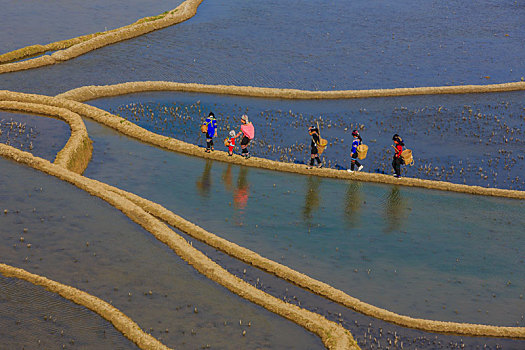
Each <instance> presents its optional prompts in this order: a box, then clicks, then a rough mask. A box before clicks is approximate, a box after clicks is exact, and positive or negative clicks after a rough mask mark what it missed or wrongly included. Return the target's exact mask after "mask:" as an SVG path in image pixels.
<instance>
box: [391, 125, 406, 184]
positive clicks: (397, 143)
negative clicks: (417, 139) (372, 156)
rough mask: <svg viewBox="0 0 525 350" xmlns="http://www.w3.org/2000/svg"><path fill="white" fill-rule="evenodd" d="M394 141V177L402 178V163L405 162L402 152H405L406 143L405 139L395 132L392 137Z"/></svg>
mask: <svg viewBox="0 0 525 350" xmlns="http://www.w3.org/2000/svg"><path fill="white" fill-rule="evenodd" d="M392 141H394V145H393V146H392V147H394V149H395V153H394V159H393V160H392V167H393V168H394V177H397V178H400V177H401V164H405V162H404V160H403V157H402V156H401V154H402V153H403V146H404V145H405V143H404V142H403V139H402V138H401V137H400V136H399V135H398V134H394V136H393V137H392Z"/></svg>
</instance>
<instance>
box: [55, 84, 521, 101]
mask: <svg viewBox="0 0 525 350" xmlns="http://www.w3.org/2000/svg"><path fill="white" fill-rule="evenodd" d="M520 90H525V82H522V81H521V82H512V83H503V84H490V85H457V86H435V87H414V88H396V89H371V90H338V91H308V90H297V89H278V88H263V87H253V86H234V85H208V84H195V83H176V82H168V81H140V82H128V83H122V84H115V85H105V86H83V87H80V88H77V89H73V90H70V91H68V92H65V93H63V94H60V95H58V96H57V97H62V98H67V99H70V100H75V101H80V102H82V101H87V100H92V99H95V98H100V97H108V96H117V95H125V94H129V93H134V92H145V91H183V92H202V93H210V94H227V95H237V96H250V97H263V98H282V99H303V100H306V99H310V100H312V99H352V98H370V97H395V96H412V95H440V94H471V93H489V92H509V91H520Z"/></svg>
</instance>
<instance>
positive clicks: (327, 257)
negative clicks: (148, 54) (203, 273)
mask: <svg viewBox="0 0 525 350" xmlns="http://www.w3.org/2000/svg"><path fill="white" fill-rule="evenodd" d="M87 126H88V130H89V133H90V135H91V137H92V139H93V141H94V149H95V152H94V156H93V161H92V162H91V163H90V165H89V166H88V169H87V170H86V172H85V175H86V176H88V177H93V178H96V179H98V180H101V181H104V182H107V183H110V184H113V185H115V186H117V187H120V188H124V189H126V190H129V191H131V192H134V193H137V194H139V195H141V196H143V197H146V198H148V199H150V200H153V201H154V202H157V203H160V204H162V205H164V206H165V207H167V208H169V209H170V210H172V211H173V212H175V213H177V214H179V215H182V216H183V217H185V218H186V219H188V220H190V221H192V222H194V223H197V224H198V225H200V226H202V227H204V228H205V229H207V230H209V231H211V232H213V233H215V234H218V235H219V236H221V237H224V238H226V239H229V240H231V241H233V242H235V243H237V244H240V245H242V246H246V247H248V248H250V249H252V250H254V251H256V252H258V253H260V254H261V255H263V256H265V257H268V258H270V259H273V260H276V261H279V262H282V263H284V264H285V265H288V266H290V267H292V268H295V269H297V270H299V271H301V272H304V273H306V274H308V275H310V276H312V277H314V278H317V279H320V280H322V281H324V282H327V283H329V284H331V285H333V286H335V287H337V288H340V289H342V290H344V291H346V292H347V293H349V294H350V295H352V296H355V297H357V298H360V299H362V300H363V301H366V302H369V303H371V304H374V305H377V306H380V307H384V308H387V309H389V310H392V311H394V312H398V313H401V314H406V315H410V316H415V317H424V318H431V319H439V320H451V321H461V322H475V323H485V324H498V325H503V324H505V325H515V324H516V322H518V323H519V324H523V321H522V319H521V316H522V315H523V310H524V306H525V304H524V300H523V291H524V288H525V284H524V283H525V278H524V277H525V263H524V256H523V252H522V251H521V250H520V249H519V247H522V246H523V245H524V239H525V231H524V230H523V227H525V226H524V225H525V221H524V220H525V219H524V217H523V215H522V214H523V210H524V205H525V204H524V203H523V202H522V201H517V200H506V199H498V198H485V197H480V196H469V195H461V194H454V193H447V192H441V191H429V190H423V189H413V188H404V187H395V186H386V185H375V184H367V183H354V182H347V181H336V180H329V179H320V178H316V177H308V176H299V175H291V174H282V173H278V172H271V171H265V170H260V169H251V168H245V167H238V166H233V165H228V164H224V163H220V162H213V161H205V160H202V159H198V158H193V157H186V156H182V155H178V154H175V153H171V152H166V151H163V150H160V149H158V148H155V147H151V146H148V145H146V144H143V143H141V142H137V141H134V140H132V139H129V138H126V137H124V136H119V135H118V134H117V133H115V132H113V131H111V130H108V129H107V128H105V127H102V126H100V125H98V124H95V123H93V122H89V121H87ZM144 169H147V171H144Z"/></svg>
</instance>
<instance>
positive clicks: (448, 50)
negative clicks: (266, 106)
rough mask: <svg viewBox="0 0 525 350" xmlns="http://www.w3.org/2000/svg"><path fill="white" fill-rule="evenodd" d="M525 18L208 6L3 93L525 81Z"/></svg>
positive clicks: (5, 83) (504, 5) (452, 7)
mask: <svg viewBox="0 0 525 350" xmlns="http://www.w3.org/2000/svg"><path fill="white" fill-rule="evenodd" d="M524 11H525V8H524V7H523V6H522V5H521V4H520V3H519V2H508V1H502V0H485V1H481V2H480V1H477V2H465V1H457V0H456V1H452V2H450V1H449V2H446V3H441V2H435V1H423V2H421V1H413V0H412V1H408V2H391V1H375V2H370V1H352V2H348V1H339V2H332V3H330V4H329V5H327V4H326V3H325V2H323V1H320V0H316V1H312V0H303V1H285V2H282V1H276V0H271V1H264V2H250V1H248V2H247V1H242V0H223V1H204V2H203V3H202V5H201V6H200V7H199V9H198V12H197V15H196V16H195V17H194V18H192V19H191V20H189V21H186V22H184V23H181V24H179V25H176V26H173V27H170V28H166V29H163V30H160V31H156V32H153V33H150V34H148V35H145V36H142V37H139V38H135V39H132V40H127V41H125V42H121V43H119V44H116V45H112V46H109V47H105V48H102V49H99V50H96V51H94V52H91V53H89V54H87V55H84V56H82V57H79V58H76V59H74V60H72V61H68V62H64V63H61V64H59V65H55V66H52V67H45V68H42V69H38V70H33V71H28V72H20V73H15V74H9V75H4V76H2V78H3V79H2V80H1V81H0V88H8V89H14V90H19V91H34V92H45V93H48V94H51V93H58V92H62V91H65V90H68V89H71V88H73V87H77V86H80V85H91V84H96V85H104V84H112V83H117V82H123V81H135V80H170V81H179V82H196V83H207V84H233V85H251V86H265V87H280V88H286V87H288V88H299V89H309V90H331V89H338V90H344V89H370V88H395V87H413V86H439V85H461V84H486V83H502V82H509V81H519V80H520V79H521V77H522V76H524V73H523V72H524V71H525V63H524V62H525V60H524V58H525V57H524V55H525V50H524V43H525V32H524V31H522V30H520V28H522V27H523V18H525V15H524ZM507 35H508V36H507ZM502 52H504V54H502ZM64 76H67V77H68V79H62V78H61V77H64ZM50 82H53V84H50Z"/></svg>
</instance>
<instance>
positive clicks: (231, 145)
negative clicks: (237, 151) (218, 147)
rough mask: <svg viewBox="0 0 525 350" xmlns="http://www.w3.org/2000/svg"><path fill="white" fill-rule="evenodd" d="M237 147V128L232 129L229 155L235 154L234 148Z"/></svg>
mask: <svg viewBox="0 0 525 350" xmlns="http://www.w3.org/2000/svg"><path fill="white" fill-rule="evenodd" d="M234 148H235V130H231V131H230V143H229V144H228V155H229V156H230V157H231V156H232V155H233V149H234Z"/></svg>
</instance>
